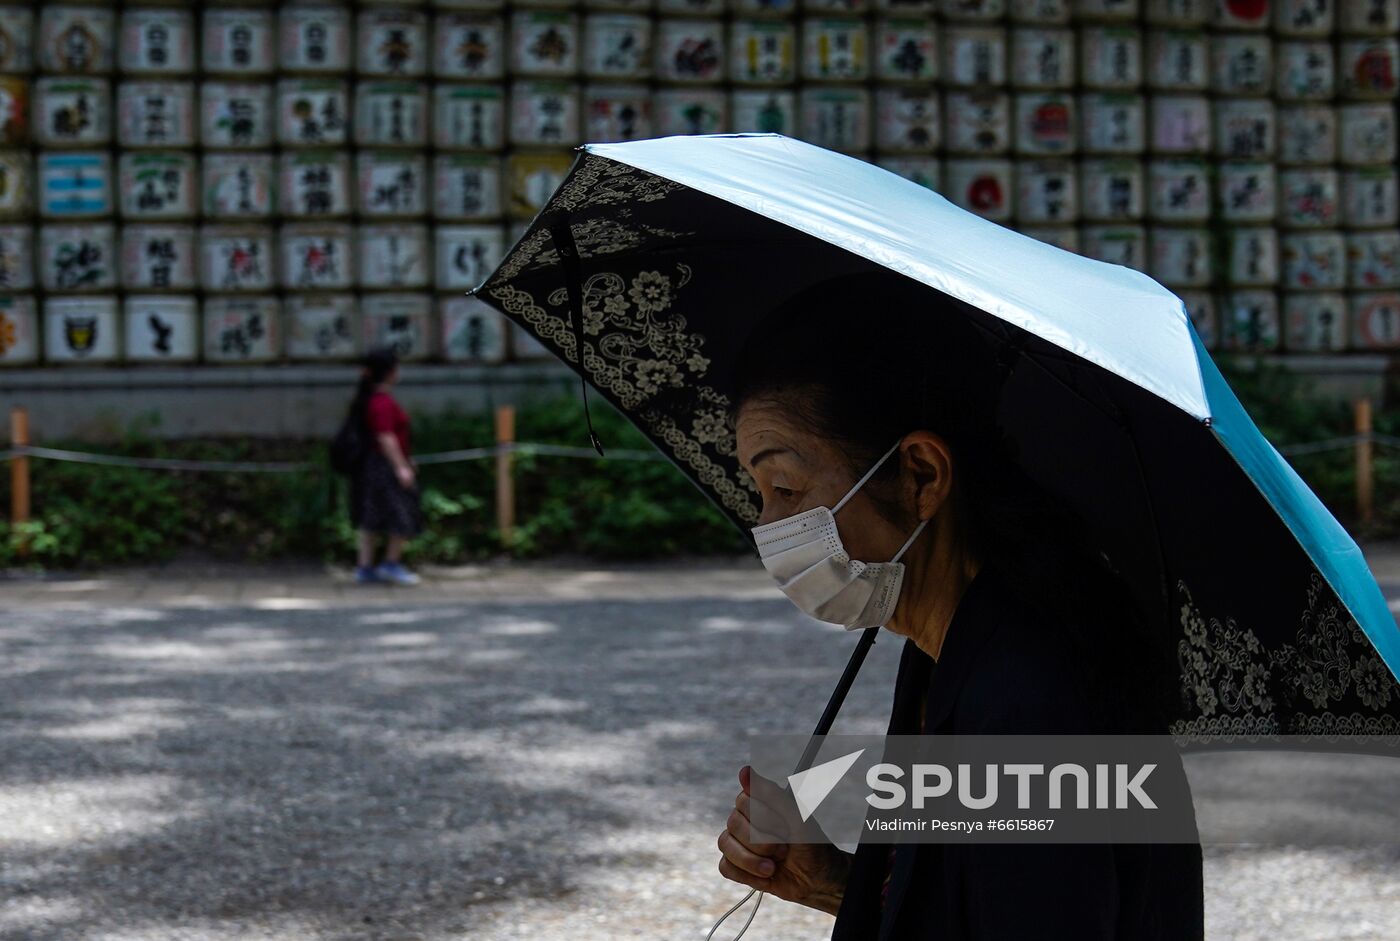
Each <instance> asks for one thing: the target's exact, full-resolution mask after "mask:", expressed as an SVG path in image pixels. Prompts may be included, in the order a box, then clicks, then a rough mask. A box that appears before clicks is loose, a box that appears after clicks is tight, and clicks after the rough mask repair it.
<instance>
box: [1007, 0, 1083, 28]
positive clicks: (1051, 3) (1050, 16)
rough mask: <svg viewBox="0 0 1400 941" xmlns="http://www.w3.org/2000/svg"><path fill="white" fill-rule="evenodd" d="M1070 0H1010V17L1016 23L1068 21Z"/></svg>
mask: <svg viewBox="0 0 1400 941" xmlns="http://www.w3.org/2000/svg"><path fill="white" fill-rule="evenodd" d="M1070 7H1071V4H1070V0H1011V3H1010V13H1011V19H1012V20H1013V21H1014V22H1017V23H1047V24H1055V23H1068V22H1069V20H1070V15H1071V12H1072V11H1071V9H1070Z"/></svg>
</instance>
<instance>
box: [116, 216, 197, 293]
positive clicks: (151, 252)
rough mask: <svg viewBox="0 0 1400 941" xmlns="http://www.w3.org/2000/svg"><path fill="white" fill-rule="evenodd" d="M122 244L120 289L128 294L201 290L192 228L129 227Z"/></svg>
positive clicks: (165, 224)
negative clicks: (128, 292)
mask: <svg viewBox="0 0 1400 941" xmlns="http://www.w3.org/2000/svg"><path fill="white" fill-rule="evenodd" d="M121 242H122V244H121V285H122V287H123V288H125V289H126V290H129V291H130V290H134V291H192V290H194V289H195V287H197V286H198V283H199V282H198V272H197V265H196V263H195V248H194V227H193V226H190V225H181V224H178V223H154V224H143V225H128V226H125V227H123V228H122V235H121Z"/></svg>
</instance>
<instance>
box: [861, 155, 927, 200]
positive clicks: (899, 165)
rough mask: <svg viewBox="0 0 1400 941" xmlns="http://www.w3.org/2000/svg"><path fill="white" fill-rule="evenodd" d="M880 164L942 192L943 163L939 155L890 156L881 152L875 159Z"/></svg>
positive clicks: (897, 174) (923, 185)
mask: <svg viewBox="0 0 1400 941" xmlns="http://www.w3.org/2000/svg"><path fill="white" fill-rule="evenodd" d="M875 163H876V164H877V165H878V166H881V167H883V168H885V169H886V170H888V171H890V172H891V173H893V174H895V175H896V176H901V177H903V178H904V179H906V180H909V181H910V182H911V183H917V184H919V185H920V186H922V187H924V188H925V189H931V190H933V191H934V192H941V191H942V189H943V163H942V161H940V160H939V159H938V158H937V157H923V156H918V157H916V156H909V157H904V156H888V155H885V154H881V155H880V156H878V157H877V158H876V159H875Z"/></svg>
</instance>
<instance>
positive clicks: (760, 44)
mask: <svg viewBox="0 0 1400 941" xmlns="http://www.w3.org/2000/svg"><path fill="white" fill-rule="evenodd" d="M828 38H829V37H828ZM796 50H797V28H796V27H795V26H793V24H792V23H788V22H784V21H777V20H736V21H735V22H734V23H733V24H732V25H731V26H730V28H729V77H730V79H731V80H732V81H735V82H741V83H744V84H750V85H753V84H762V85H770V84H780V83H787V82H791V81H793V80H794V78H795V77H796V74H797V51H796Z"/></svg>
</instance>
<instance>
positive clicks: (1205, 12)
mask: <svg viewBox="0 0 1400 941" xmlns="http://www.w3.org/2000/svg"><path fill="white" fill-rule="evenodd" d="M1145 7H1146V9H1145V10H1144V11H1143V15H1144V18H1145V19H1146V20H1147V22H1149V23H1151V24H1152V25H1153V26H1178V27H1180V26H1203V25H1205V24H1206V23H1207V22H1208V21H1209V20H1210V13H1211V0H1146V3H1145Z"/></svg>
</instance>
